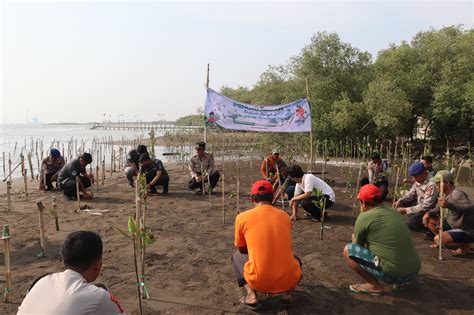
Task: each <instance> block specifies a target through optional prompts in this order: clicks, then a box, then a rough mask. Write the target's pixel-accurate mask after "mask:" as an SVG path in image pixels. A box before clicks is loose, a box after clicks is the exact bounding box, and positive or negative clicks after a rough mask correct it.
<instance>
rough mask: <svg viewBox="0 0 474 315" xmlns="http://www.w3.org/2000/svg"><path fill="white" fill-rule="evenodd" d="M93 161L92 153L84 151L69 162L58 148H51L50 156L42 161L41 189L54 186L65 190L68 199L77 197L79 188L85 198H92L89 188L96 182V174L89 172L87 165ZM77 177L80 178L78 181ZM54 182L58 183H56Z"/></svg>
mask: <svg viewBox="0 0 474 315" xmlns="http://www.w3.org/2000/svg"><path fill="white" fill-rule="evenodd" d="M90 163H92V155H91V154H89V153H83V154H81V155H80V156H79V157H77V158H75V159H72V160H71V161H69V162H68V163H67V164H66V163H65V160H64V157H63V156H61V152H60V151H59V150H58V149H54V148H53V149H51V150H50V153H49V156H47V157H46V158H44V159H43V161H42V162H41V173H40V186H39V189H40V190H46V191H49V190H52V189H54V188H56V189H60V190H63V191H64V196H65V197H66V199H69V200H73V199H76V198H77V188H79V191H80V192H81V193H82V195H83V196H84V198H92V194H91V193H90V192H89V191H88V190H87V188H88V187H90V186H91V185H92V183H93V182H94V175H92V174H91V173H87V170H86V166H87V165H89V164H90ZM76 178H78V179H79V181H78V182H76ZM53 182H55V183H56V184H55V185H54V184H53Z"/></svg>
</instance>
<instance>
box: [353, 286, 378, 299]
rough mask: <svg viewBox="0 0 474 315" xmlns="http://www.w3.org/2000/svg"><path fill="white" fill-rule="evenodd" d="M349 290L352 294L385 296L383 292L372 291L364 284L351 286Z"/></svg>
mask: <svg viewBox="0 0 474 315" xmlns="http://www.w3.org/2000/svg"><path fill="white" fill-rule="evenodd" d="M349 290H350V291H351V292H352V293H358V294H368V295H372V296H381V295H382V294H383V291H370V290H369V289H367V288H366V287H365V286H364V285H363V284H351V285H350V286H349Z"/></svg>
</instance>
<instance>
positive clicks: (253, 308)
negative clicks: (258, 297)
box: [239, 296, 262, 312]
mask: <svg viewBox="0 0 474 315" xmlns="http://www.w3.org/2000/svg"><path fill="white" fill-rule="evenodd" d="M246 301H247V296H243V297H241V298H240V300H239V302H240V304H242V305H245V306H246V307H247V308H248V309H249V310H251V311H254V312H256V311H258V310H259V309H260V308H261V307H262V304H260V303H259V302H258V301H257V302H256V303H247V302H246Z"/></svg>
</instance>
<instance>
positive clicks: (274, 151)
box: [272, 148, 280, 154]
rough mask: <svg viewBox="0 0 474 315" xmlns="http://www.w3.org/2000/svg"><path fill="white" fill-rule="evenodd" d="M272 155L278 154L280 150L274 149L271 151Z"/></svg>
mask: <svg viewBox="0 0 474 315" xmlns="http://www.w3.org/2000/svg"><path fill="white" fill-rule="evenodd" d="M272 154H280V150H278V149H276V148H275V149H273V150H272Z"/></svg>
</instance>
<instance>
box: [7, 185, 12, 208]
mask: <svg viewBox="0 0 474 315" xmlns="http://www.w3.org/2000/svg"><path fill="white" fill-rule="evenodd" d="M11 190H12V182H11V181H7V211H8V212H10V211H12V197H11V193H12V192H11Z"/></svg>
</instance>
